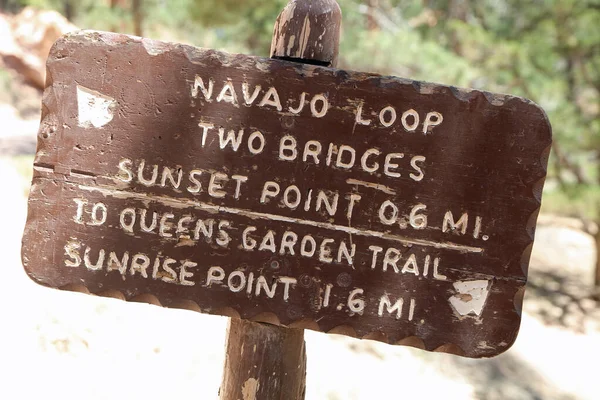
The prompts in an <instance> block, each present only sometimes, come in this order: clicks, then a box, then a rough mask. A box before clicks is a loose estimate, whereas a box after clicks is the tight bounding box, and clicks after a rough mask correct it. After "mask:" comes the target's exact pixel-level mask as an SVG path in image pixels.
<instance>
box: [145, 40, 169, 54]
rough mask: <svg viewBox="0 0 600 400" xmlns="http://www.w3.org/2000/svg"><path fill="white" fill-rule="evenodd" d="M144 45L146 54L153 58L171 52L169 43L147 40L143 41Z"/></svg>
mask: <svg viewBox="0 0 600 400" xmlns="http://www.w3.org/2000/svg"><path fill="white" fill-rule="evenodd" d="M142 45H143V46H144V49H146V52H147V53H148V54H150V55H151V56H157V55H159V54H162V53H165V52H166V51H168V50H169V46H168V44H167V43H164V42H159V41H156V40H151V39H146V38H144V39H142Z"/></svg>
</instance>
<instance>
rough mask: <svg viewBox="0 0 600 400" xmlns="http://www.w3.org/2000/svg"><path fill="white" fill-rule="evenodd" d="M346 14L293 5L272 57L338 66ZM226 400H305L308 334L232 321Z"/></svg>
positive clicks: (319, 4)
mask: <svg viewBox="0 0 600 400" xmlns="http://www.w3.org/2000/svg"><path fill="white" fill-rule="evenodd" d="M341 21H342V13H341V10H340V7H339V5H338V4H337V2H336V1H335V0H312V1H311V0H290V2H289V3H288V4H287V6H286V7H285V8H284V9H283V11H282V12H281V14H279V17H278V18H277V21H276V22H275V28H274V30H273V41H272V44H271V57H272V58H276V59H283V60H289V61H294V62H300V63H305V64H312V65H322V66H327V67H335V66H336V65H337V58H338V51H339V39H340V28H341ZM227 335H228V336H227V345H226V355H225V367H224V372H223V382H222V384H221V389H220V398H221V400H238V399H243V400H262V399H265V400H302V399H304V393H305V386H306V349H305V343H304V331H303V330H301V329H289V328H284V327H279V326H275V325H268V324H263V323H257V322H250V321H244V320H240V319H237V318H232V319H231V320H230V322H229V327H228V333H227Z"/></svg>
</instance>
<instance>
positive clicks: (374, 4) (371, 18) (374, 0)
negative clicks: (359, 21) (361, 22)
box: [366, 0, 379, 31]
mask: <svg viewBox="0 0 600 400" xmlns="http://www.w3.org/2000/svg"><path fill="white" fill-rule="evenodd" d="M366 2H367V30H369V31H376V30H378V29H379V22H377V17H376V16H375V13H376V12H377V8H378V7H379V0H366Z"/></svg>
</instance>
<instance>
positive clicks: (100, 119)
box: [77, 85, 117, 128]
mask: <svg viewBox="0 0 600 400" xmlns="http://www.w3.org/2000/svg"><path fill="white" fill-rule="evenodd" d="M116 105H117V102H116V101H115V99H113V98H112V97H109V96H106V95H104V94H102V93H100V92H97V91H95V90H92V89H88V88H86V87H83V86H80V85H77V108H78V112H79V126H81V127H82V128H91V127H92V126H93V127H95V128H102V127H103V126H104V125H106V124H108V123H109V122H110V121H112V119H113V110H114V109H115V107H116Z"/></svg>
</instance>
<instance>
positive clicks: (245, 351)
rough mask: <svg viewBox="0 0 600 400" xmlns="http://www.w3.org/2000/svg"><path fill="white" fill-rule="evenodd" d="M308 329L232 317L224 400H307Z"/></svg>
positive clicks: (224, 381) (221, 396) (226, 358)
mask: <svg viewBox="0 0 600 400" xmlns="http://www.w3.org/2000/svg"><path fill="white" fill-rule="evenodd" d="M303 332H304V331H303V330H301V329H281V328H280V327H278V326H273V325H264V324H256V323H253V322H250V321H245V320H240V319H237V318H232V319H231V321H230V323H229V329H228V336H227V346H226V347H227V352H226V357H225V373H224V374H223V376H224V380H223V384H222V385H221V389H220V398H221V399H227V400H228V399H248V400H250V399H256V400H258V399H273V400H276V399H281V400H284V399H290V400H292V399H294V400H295V399H304V391H305V382H306V348H305V344H304V333H303Z"/></svg>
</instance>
